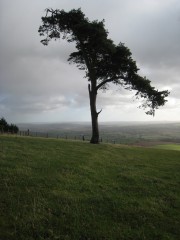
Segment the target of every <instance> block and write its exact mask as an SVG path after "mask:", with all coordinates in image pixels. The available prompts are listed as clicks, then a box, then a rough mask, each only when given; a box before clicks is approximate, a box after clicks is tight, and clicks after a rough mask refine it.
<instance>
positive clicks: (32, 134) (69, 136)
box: [0, 129, 119, 144]
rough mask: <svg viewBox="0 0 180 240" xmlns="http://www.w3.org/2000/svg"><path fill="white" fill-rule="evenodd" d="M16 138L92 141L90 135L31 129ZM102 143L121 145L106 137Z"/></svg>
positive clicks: (22, 131) (101, 140)
mask: <svg viewBox="0 0 180 240" xmlns="http://www.w3.org/2000/svg"><path fill="white" fill-rule="evenodd" d="M0 134H12V133H10V132H8V133H4V132H0ZM14 135H16V136H27V137H28V136H29V137H40V138H56V139H69V140H79V141H90V138H91V135H90V134H75V133H70V132H69V133H66V132H63V133H58V134H57V133H55V132H38V131H30V130H29V129H28V130H26V131H24V130H21V131H19V132H18V133H15V134H14ZM99 139H100V142H104V143H113V144H115V143H119V141H118V140H114V139H111V138H109V139H108V138H107V137H105V136H104V138H103V137H100V138H99Z"/></svg>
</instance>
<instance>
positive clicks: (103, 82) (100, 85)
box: [96, 76, 125, 90]
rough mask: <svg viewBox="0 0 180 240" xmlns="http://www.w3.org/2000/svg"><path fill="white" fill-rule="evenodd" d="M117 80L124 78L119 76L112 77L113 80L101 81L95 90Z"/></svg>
mask: <svg viewBox="0 0 180 240" xmlns="http://www.w3.org/2000/svg"><path fill="white" fill-rule="evenodd" d="M119 79H125V77H123V76H119V77H113V78H109V79H106V80H104V81H102V82H101V83H100V84H99V85H98V86H97V87H96V90H98V89H99V88H101V87H102V86H103V85H105V84H106V83H109V82H113V81H115V80H119Z"/></svg>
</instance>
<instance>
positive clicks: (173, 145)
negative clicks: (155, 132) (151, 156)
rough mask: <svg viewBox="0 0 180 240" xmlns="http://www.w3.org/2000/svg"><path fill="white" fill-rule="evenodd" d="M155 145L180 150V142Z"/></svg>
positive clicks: (160, 147)
mask: <svg viewBox="0 0 180 240" xmlns="http://www.w3.org/2000/svg"><path fill="white" fill-rule="evenodd" d="M154 147H155V148H159V149H167V150H175V151H180V144H163V145H156V146H154Z"/></svg>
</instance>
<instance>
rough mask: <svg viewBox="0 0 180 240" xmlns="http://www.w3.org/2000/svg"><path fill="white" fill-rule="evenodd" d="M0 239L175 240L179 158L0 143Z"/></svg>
mask: <svg viewBox="0 0 180 240" xmlns="http://www.w3.org/2000/svg"><path fill="white" fill-rule="evenodd" d="M0 166H1V167H0V199H1V200H0V211H1V212H0V239H2V240H11V239H13V240H14V239H15V240H24V239H26V240H32V239H38V240H42V239H49V240H50V239H51V240H52V239H54V240H55V239H62V240H64V239H73V240H78V239H79V240H80V239H81V240H87V239H89V240H92V239H93V240H95V239H98V240H99V239H104V240H110V239H112V240H114V239H120V240H121V239H124V240H128V239H132V240H136V239H139V240H140V239H141V240H142V239H148V240H151V239H153V240H156V239H157V240H160V239H163V240H164V239H165V240H166V239H167V240H169V239H179V236H180V230H179V223H180V222H179V219H180V211H179V210H180V208H179V203H180V190H179V189H180V188H179V182H180V181H179V180H180V171H179V170H180V153H179V152H178V151H168V150H166V151H165V150H161V149H147V148H140V147H128V146H121V145H108V144H100V145H91V144H89V143H85V142H78V141H65V140H64V141H62V140H55V139H54V140H53V139H40V138H39V139H38V138H30V137H26V138H23V137H17V138H16V137H5V136H0Z"/></svg>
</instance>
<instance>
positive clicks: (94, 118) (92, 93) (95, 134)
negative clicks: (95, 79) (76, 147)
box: [88, 84, 99, 144]
mask: <svg viewBox="0 0 180 240" xmlns="http://www.w3.org/2000/svg"><path fill="white" fill-rule="evenodd" d="M88 88H89V99H90V109H91V122H92V137H91V141H90V143H93V144H98V143H99V128H98V115H99V113H97V111H96V97H97V91H96V89H90V84H89V85H88Z"/></svg>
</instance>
